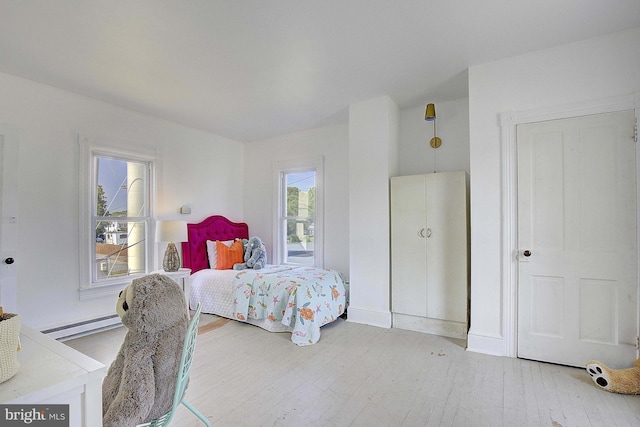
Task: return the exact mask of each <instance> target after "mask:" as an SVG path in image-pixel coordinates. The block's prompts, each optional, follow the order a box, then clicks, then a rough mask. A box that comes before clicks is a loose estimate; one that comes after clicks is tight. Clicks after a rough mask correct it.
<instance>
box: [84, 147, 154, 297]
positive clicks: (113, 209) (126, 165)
mask: <svg viewBox="0 0 640 427" xmlns="http://www.w3.org/2000/svg"><path fill="white" fill-rule="evenodd" d="M84 151H85V153H84V155H83V156H81V158H84V162H86V163H85V168H84V169H83V170H81V172H84V175H86V177H87V178H86V179H85V182H86V185H88V187H84V188H81V191H82V192H83V193H84V194H83V195H82V197H81V198H82V199H83V200H84V203H83V204H82V205H81V206H84V209H83V211H84V212H81V214H82V219H83V221H81V222H82V223H83V224H84V225H83V227H84V230H81V233H80V235H81V239H82V240H83V242H81V246H80V247H81V248H86V249H87V250H86V251H85V254H86V255H85V256H81V261H80V262H81V264H82V265H81V285H80V288H81V295H82V293H83V288H84V289H87V288H97V287H101V288H103V287H109V285H111V286H113V287H116V286H118V287H121V286H122V285H124V284H126V283H129V282H130V281H131V279H132V278H134V277H137V276H141V275H143V274H146V273H147V272H148V271H149V266H150V265H151V256H152V255H153V253H152V252H153V246H152V242H151V241H150V239H149V238H148V236H150V232H151V230H150V227H151V206H152V203H151V201H152V194H151V190H152V188H153V186H152V176H153V161H152V160H151V159H150V158H145V157H144V156H140V155H135V154H129V153H123V152H115V151H109V150H104V149H95V148H88V147H85V148H84ZM81 187H82V186H81ZM81 255H82V251H81ZM85 293H96V292H95V291H94V292H85Z"/></svg>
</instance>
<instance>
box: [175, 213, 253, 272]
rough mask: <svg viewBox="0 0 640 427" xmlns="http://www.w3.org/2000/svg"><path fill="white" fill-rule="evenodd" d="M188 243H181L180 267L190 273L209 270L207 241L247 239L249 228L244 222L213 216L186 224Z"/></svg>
mask: <svg viewBox="0 0 640 427" xmlns="http://www.w3.org/2000/svg"><path fill="white" fill-rule="evenodd" d="M187 236H188V238H189V241H188V242H183V243H182V265H183V266H184V267H185V268H190V269H191V273H192V274H193V273H195V272H196V271H199V270H202V269H203V268H209V259H208V258H207V240H232V239H235V238H236V237H237V238H240V239H248V238H249V227H248V226H247V224H245V223H244V222H232V221H229V220H228V219H227V218H225V217H223V216H220V215H213V216H210V217H209V218H206V219H205V220H204V221H202V222H200V223H198V224H187Z"/></svg>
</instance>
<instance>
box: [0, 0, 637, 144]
mask: <svg viewBox="0 0 640 427" xmlns="http://www.w3.org/2000/svg"><path fill="white" fill-rule="evenodd" d="M635 27H640V1H638V0H562V1H558V0H536V1H527V2H523V1H513V0H483V1H478V0H397V1H396V0H323V1H304V0H226V1H225V0H135V1H131V0H111V1H99V0H56V1H50V0H38V1H36V0H0V71H1V72H5V73H8V74H12V75H16V76H20V77H24V78H27V79H31V80H34V81H37V82H41V83H46V84H49V85H51V86H56V87H59V88H62V89H66V90H69V91H72V92H76V93H79V94H83V95H86V96H89V97H93V98H97V99H100V100H104V101H107V102H110V103H113V104H117V105H120V106H123V107H126V108H129V109H132V110H135V111H139V112H142V113H145V114H151V115H153V116H156V117H160V118H163V119H167V120H171V121H174V122H178V123H181V124H184V125H188V126H191V127H194V128H198V129H202V130H206V131H209V132H213V133H216V134H218V135H222V136H226V137H229V138H232V139H235V140H239V141H254V140H260V139H265V138H269V137H272V136H276V135H282V134H286V133H290V132H293V131H298V130H303V129H308V128H312V127H316V126H320V125H324V124H328V123H332V122H336V121H339V120H341V119H343V118H344V117H345V116H346V114H345V112H346V111H347V107H348V106H349V105H350V104H352V103H355V102H359V101H364V100H367V99H371V98H375V97H378V96H382V95H388V96H390V97H391V98H392V99H393V100H394V101H395V102H396V103H397V104H398V105H399V106H400V107H401V108H407V107H415V106H418V105H420V104H422V103H424V102H425V100H428V101H429V102H439V101H440V102H441V101H446V100H454V99H459V98H463V97H466V96H468V83H467V71H466V70H467V69H468V68H469V66H472V65H476V64H481V63H485V62H489V61H493V60H497V59H501V58H506V57H510V56H514V55H519V54H522V53H526V52H531V51H535V50H540V49H545V48H549V47H553V46H558V45H562V44H565V43H569V42H573V41H578V40H583V39H587V38H592V37H596V36H600V35H604V34H608V33H613V32H617V31H622V30H626V29H630V28H635Z"/></svg>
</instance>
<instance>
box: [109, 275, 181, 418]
mask: <svg viewBox="0 0 640 427" xmlns="http://www.w3.org/2000/svg"><path fill="white" fill-rule="evenodd" d="M116 312H117V313H118V316H120V318H121V319H122V323H123V324H124V325H125V326H126V327H127V328H128V329H129V331H128V332H127V334H126V336H125V338H124V341H123V343H122V346H121V347H120V351H119V352H118V355H117V356H116V359H115V360H114V361H113V363H112V364H111V366H110V367H109V370H108V372H107V376H106V377H105V379H104V381H103V383H102V417H103V426H104V427H128V426H135V425H137V424H140V423H143V422H147V421H150V420H153V419H155V418H157V417H159V416H160V415H163V414H164V413H165V412H167V411H168V410H169V409H170V408H171V405H172V404H173V394H174V391H175V384H176V379H177V377H178V367H179V365H180V358H181V355H182V347H183V344H184V338H185V335H186V332H187V327H188V324H189V315H188V314H187V309H186V302H185V298H184V293H183V291H182V289H181V288H180V286H178V284H177V283H176V282H174V281H173V280H172V279H171V278H169V277H167V276H164V275H161V274H152V275H148V276H144V277H141V278H139V279H135V280H133V282H132V283H131V284H130V285H129V286H127V287H126V288H125V289H124V290H123V291H122V292H120V296H119V298H118V303H117V305H116Z"/></svg>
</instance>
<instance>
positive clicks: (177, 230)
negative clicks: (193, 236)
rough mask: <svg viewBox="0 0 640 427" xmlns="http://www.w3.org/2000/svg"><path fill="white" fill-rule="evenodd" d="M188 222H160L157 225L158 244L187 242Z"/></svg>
mask: <svg viewBox="0 0 640 427" xmlns="http://www.w3.org/2000/svg"><path fill="white" fill-rule="evenodd" d="M186 241H187V222H186V221H171V220H160V221H158V222H157V223H156V242H186Z"/></svg>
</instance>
